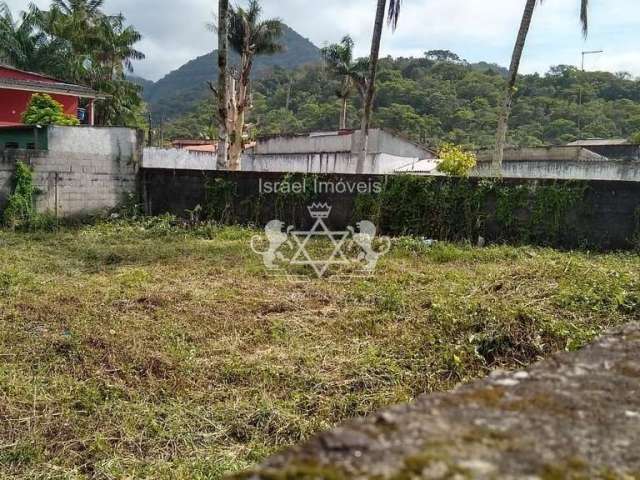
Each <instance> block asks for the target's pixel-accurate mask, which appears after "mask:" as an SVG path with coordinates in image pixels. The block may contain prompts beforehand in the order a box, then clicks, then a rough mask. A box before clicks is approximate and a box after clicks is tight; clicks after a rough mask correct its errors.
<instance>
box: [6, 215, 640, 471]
mask: <svg viewBox="0 0 640 480" xmlns="http://www.w3.org/2000/svg"><path fill="white" fill-rule="evenodd" d="M252 233H253V232H251V231H248V230H243V229H238V228H223V229H216V228H212V227H209V228H201V229H198V230H196V231H193V232H185V231H181V230H180V229H176V228H172V227H170V226H168V225H167V223H166V222H165V221H163V220H148V221H146V222H145V224H128V223H119V224H103V225H98V226H93V227H85V228H82V229H73V230H65V231H61V232H57V233H34V234H14V233H0V294H1V295H2V297H1V300H0V478H3V479H5V478H9V479H10V478H20V479H27V478H28V479H54V478H55V479H89V478H91V479H93V478H96V479H116V478H117V479H121V478H136V479H137V478H148V479H185V480H186V479H217V478H220V477H221V476H222V475H223V474H224V473H225V472H234V471H237V470H239V469H242V468H245V467H248V466H250V465H251V464H252V463H254V462H257V461H259V460H261V459H262V458H264V457H265V456H266V455H268V454H270V453H272V452H274V451H277V450H279V449H281V448H283V447H285V446H287V445H291V444H293V443H296V442H299V441H300V440H302V439H304V438H306V437H308V436H309V435H311V434H313V433H314V432H316V431H318V430H320V429H326V428H329V427H331V426H332V425H333V424H335V423H336V422H339V421H341V420H343V419H345V418H348V417H352V416H355V415H365V414H367V413H369V412H371V411H372V410H375V409H378V408H379V407H381V406H384V405H388V404H391V403H396V402H402V401H406V400H410V399H411V398H413V397H415V396H416V395H418V394H420V393H422V392H429V391H434V390H443V389H448V388H451V387H452V386H453V385H455V384H456V383H457V382H460V381H465V380H470V379H473V378H477V377H480V376H483V375H485V374H486V373H487V371H488V370H489V369H491V368H495V367H498V366H502V367H506V368H515V367H519V366H521V365H526V364H528V363H530V362H532V361H535V360H536V359H538V358H540V357H542V356H545V355H547V354H549V353H550V352H554V351H557V350H560V349H564V348H570V349H572V348H578V347H579V346H581V345H582V344H584V342H586V341H588V340H589V339H591V338H592V337H593V336H594V335H596V334H597V333H598V332H600V331H601V330H602V329H604V328H607V327H609V326H611V325H615V324H619V323H621V322H625V321H627V320H631V319H634V318H635V319H637V318H638V317H639V316H640V313H639V309H640V306H639V305H640V280H639V278H638V272H639V271H640V259H639V257H638V256H637V255H633V254H611V255H595V254H588V253H561V252H557V251H553V250H543V249H533V248H525V247H522V248H511V247H490V248H485V249H476V248H471V247H466V246H455V245H448V244H442V245H438V246H436V247H435V248H431V249H427V248H425V247H423V246H421V244H420V243H419V242H417V241H413V240H411V239H400V240H398V241H397V242H396V243H395V246H394V248H393V250H392V253H391V254H390V255H389V256H388V257H386V258H385V259H384V261H383V262H382V264H381V265H380V269H379V272H378V274H377V275H376V277H375V278H372V279H369V280H358V281H354V282H352V283H351V284H335V283H330V282H325V281H318V280H315V281H311V282H309V283H306V284H299V285H290V284H288V283H287V282H286V281H285V280H282V279H272V278H270V277H268V276H266V275H265V274H264V273H263V271H262V268H261V263H260V258H258V257H256V256H255V255H254V254H253V253H252V252H251V250H250V249H249V247H248V239H249V238H250V236H251V234H252Z"/></svg>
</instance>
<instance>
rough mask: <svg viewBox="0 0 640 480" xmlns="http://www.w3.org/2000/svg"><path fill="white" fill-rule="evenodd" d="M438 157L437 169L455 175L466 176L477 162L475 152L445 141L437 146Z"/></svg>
mask: <svg viewBox="0 0 640 480" xmlns="http://www.w3.org/2000/svg"><path fill="white" fill-rule="evenodd" d="M438 158H439V159H440V163H439V164H438V171H439V172H442V173H446V174H447V175H451V176H455V177H468V176H469V173H470V172H471V170H473V169H474V168H475V166H476V164H477V163H478V159H477V158H476V154H475V153H473V152H467V151H465V150H464V149H462V148H460V147H458V146H456V145H453V144H451V143H445V144H443V145H442V146H441V147H440V148H439V150H438Z"/></svg>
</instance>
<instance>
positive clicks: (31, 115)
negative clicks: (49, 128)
mask: <svg viewBox="0 0 640 480" xmlns="http://www.w3.org/2000/svg"><path fill="white" fill-rule="evenodd" d="M22 121H23V122H24V123H26V124H27V125H63V126H74V125H79V124H80V122H79V121H78V119H77V118H76V117H74V116H73V115H67V114H65V113H64V110H63V109H62V105H61V104H60V103H59V102H56V101H55V100H54V99H53V98H51V96H49V95H47V94H46V93H34V94H33V96H32V97H31V100H30V101H29V105H27V110H25V112H24V113H23V114H22Z"/></svg>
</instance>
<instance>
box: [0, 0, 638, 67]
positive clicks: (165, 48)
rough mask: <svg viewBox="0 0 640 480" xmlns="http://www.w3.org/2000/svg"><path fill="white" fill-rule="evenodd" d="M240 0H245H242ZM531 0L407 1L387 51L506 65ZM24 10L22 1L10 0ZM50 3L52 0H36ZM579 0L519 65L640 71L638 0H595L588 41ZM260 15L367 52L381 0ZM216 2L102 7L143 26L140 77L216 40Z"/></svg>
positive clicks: (289, 7) (548, 26)
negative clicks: (348, 41)
mask: <svg viewBox="0 0 640 480" xmlns="http://www.w3.org/2000/svg"><path fill="white" fill-rule="evenodd" d="M240 1H243V0H240ZM524 1H525V0H484V1H480V0H447V1H442V0H404V2H403V5H402V14H401V19H400V25H399V27H398V30H397V31H396V32H395V33H392V32H391V31H390V30H389V29H385V33H384V38H383V44H382V54H383V55H388V54H391V55H395V56H399V55H402V56H410V55H414V56H415V55H422V53H423V52H424V51H426V50H432V49H442V48H446V49H450V50H453V51H455V52H456V53H458V54H459V55H460V56H461V57H463V58H466V59H467V60H469V61H480V60H485V61H489V62H497V63H500V64H502V65H507V64H508V63H509V61H510V57H511V50H512V48H513V42H514V40H515V36H516V33H517V30H518V26H519V24H520V18H521V15H522V10H523V7H524ZM8 3H9V5H10V6H11V7H12V8H13V9H14V10H18V9H20V8H24V5H25V2H24V0H9V1H8ZM36 3H37V4H39V5H40V6H43V7H44V6H46V5H47V4H48V3H49V2H48V1H47V0H36ZM578 3H579V2H578V0H553V1H551V0H549V1H547V2H544V3H543V4H542V5H540V6H539V7H538V9H537V11H536V13H535V16H534V19H533V26H532V29H531V33H530V37H529V40H528V43H527V48H526V51H525V56H524V59H523V65H522V70H523V71H524V72H533V71H539V72H542V73H544V72H546V71H547V70H548V68H549V67H550V66H551V65H556V64H561V63H564V64H574V65H577V64H579V62H580V52H581V51H582V50H585V49H586V50H592V49H597V50H600V49H603V50H605V51H606V52H605V54H604V55H602V56H600V58H589V68H590V69H596V68H603V69H611V70H615V71H618V70H625V71H629V72H631V73H633V74H634V75H640V62H638V54H637V53H636V52H640V39H639V38H638V36H637V33H636V32H637V30H638V27H639V26H640V2H638V0H592V1H591V28H590V36H589V38H588V40H587V41H586V42H585V41H584V39H583V37H582V34H581V31H580V26H579V22H578ZM262 4H263V7H264V14H265V15H266V16H269V17H279V18H281V19H282V20H283V21H285V22H286V23H287V24H289V25H290V26H291V27H292V28H294V29H295V30H296V31H298V32H299V33H300V34H301V35H303V36H305V37H308V38H310V39H311V40H312V41H313V42H314V43H315V44H316V45H318V46H321V45H323V44H324V43H327V42H335V41H338V40H339V39H340V38H341V37H342V36H343V35H345V34H346V33H349V34H351V35H352V36H353V38H354V39H355V41H356V45H357V52H356V53H357V54H358V55H362V56H364V55H367V54H368V50H369V44H370V41H371V31H372V25H373V17H374V14H375V0H323V1H320V2H309V0H262ZM216 9H217V2H215V0H214V1H212V0H181V1H180V2H175V1H172V0H136V1H135V2H132V1H131V0H106V10H107V11H109V12H123V13H124V14H125V16H126V17H127V19H128V21H129V22H130V23H132V24H133V25H135V26H136V27H137V28H138V29H139V30H140V31H141V32H142V34H143V35H144V40H143V41H142V42H141V44H140V45H139V47H140V49H141V50H142V51H144V52H145V53H146V54H147V60H145V61H144V62H140V63H139V64H138V65H137V68H136V69H137V73H138V74H140V75H141V76H144V77H147V78H150V79H157V78H159V77H161V76H163V75H165V74H166V73H168V72H169V71H171V70H173V69H176V68H178V67H180V66H181V65H182V64H183V63H185V62H186V61H188V60H190V59H192V58H194V57H196V56H199V55H202V54H204V53H207V52H208V51H211V50H212V49H214V48H215V44H216V41H215V35H213V34H212V33H211V32H208V31H207V30H206V28H205V24H206V23H207V22H208V21H210V19H211V18H212V15H213V11H214V10H216Z"/></svg>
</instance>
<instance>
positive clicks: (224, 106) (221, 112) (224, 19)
mask: <svg viewBox="0 0 640 480" xmlns="http://www.w3.org/2000/svg"><path fill="white" fill-rule="evenodd" d="M228 17H229V0H218V159H217V161H216V167H217V168H218V169H219V170H224V169H226V168H227V164H228V146H229V130H228V123H229V87H228V85H227V79H228V72H227V63H228V58H229V35H228V27H229V21H228Z"/></svg>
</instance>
